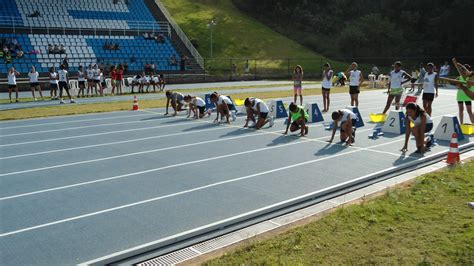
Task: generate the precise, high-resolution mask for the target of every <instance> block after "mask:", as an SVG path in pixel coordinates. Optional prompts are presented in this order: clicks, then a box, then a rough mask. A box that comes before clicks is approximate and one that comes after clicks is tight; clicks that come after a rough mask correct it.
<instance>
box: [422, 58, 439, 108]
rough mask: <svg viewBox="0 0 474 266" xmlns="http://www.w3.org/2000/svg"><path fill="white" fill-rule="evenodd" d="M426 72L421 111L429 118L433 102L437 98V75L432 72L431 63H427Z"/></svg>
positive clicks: (432, 65)
mask: <svg viewBox="0 0 474 266" xmlns="http://www.w3.org/2000/svg"><path fill="white" fill-rule="evenodd" d="M426 70H427V72H426V74H425V77H424V78H423V109H425V111H426V112H427V113H428V115H430V116H431V113H432V108H431V106H432V104H433V100H434V98H435V97H438V73H436V72H434V64H433V63H428V64H427V65H426ZM435 91H436V92H435Z"/></svg>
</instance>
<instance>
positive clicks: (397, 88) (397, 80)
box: [382, 61, 412, 114]
mask: <svg viewBox="0 0 474 266" xmlns="http://www.w3.org/2000/svg"><path fill="white" fill-rule="evenodd" d="M393 65H394V69H393V70H392V71H391V72H390V83H389V84H388V91H387V94H388V98H387V104H386V105H385V108H384V110H383V112H382V114H386V113H387V111H388V109H390V106H391V105H392V102H393V99H395V109H396V110H398V109H400V99H401V98H402V94H403V88H402V85H403V84H404V83H407V82H409V81H411V79H412V77H411V76H410V75H409V74H408V73H407V72H405V71H404V70H402V63H401V62H400V61H397V62H395V63H394V64H393Z"/></svg>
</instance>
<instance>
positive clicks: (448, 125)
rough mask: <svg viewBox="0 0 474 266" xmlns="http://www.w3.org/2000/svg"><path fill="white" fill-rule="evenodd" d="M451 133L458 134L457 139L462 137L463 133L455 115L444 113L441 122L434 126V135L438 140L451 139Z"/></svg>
mask: <svg viewBox="0 0 474 266" xmlns="http://www.w3.org/2000/svg"><path fill="white" fill-rule="evenodd" d="M453 133H456V134H457V135H458V141H461V140H463V139H464V134H463V133H462V130H461V125H460V124H459V121H458V118H457V116H455V115H444V116H443V118H441V122H440V123H439V125H438V127H437V128H436V131H435V134H434V137H435V138H436V139H438V140H446V141H451V137H452V135H453Z"/></svg>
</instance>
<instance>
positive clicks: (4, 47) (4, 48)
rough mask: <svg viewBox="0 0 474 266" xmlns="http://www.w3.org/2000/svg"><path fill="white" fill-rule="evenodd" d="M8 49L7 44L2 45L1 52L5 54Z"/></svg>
mask: <svg viewBox="0 0 474 266" xmlns="http://www.w3.org/2000/svg"><path fill="white" fill-rule="evenodd" d="M9 51H10V49H8V46H7V45H3V53H4V54H6V53H8V52H9Z"/></svg>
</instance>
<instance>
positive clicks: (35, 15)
mask: <svg viewBox="0 0 474 266" xmlns="http://www.w3.org/2000/svg"><path fill="white" fill-rule="evenodd" d="M28 17H30V18H37V17H43V15H41V13H40V12H39V10H35V11H34V12H33V13H31V14H29V15H28Z"/></svg>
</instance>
